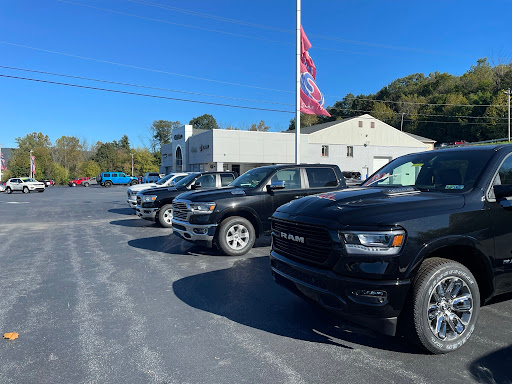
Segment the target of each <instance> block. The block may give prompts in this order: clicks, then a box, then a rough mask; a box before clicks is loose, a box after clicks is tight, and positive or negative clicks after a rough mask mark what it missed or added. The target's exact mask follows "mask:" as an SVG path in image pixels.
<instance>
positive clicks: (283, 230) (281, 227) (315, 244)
mask: <svg viewBox="0 0 512 384" xmlns="http://www.w3.org/2000/svg"><path fill="white" fill-rule="evenodd" d="M285 235H286V236H285ZM289 235H292V236H293V237H294V238H295V240H293V239H289ZM302 239H303V240H304V242H303V243H302V242H301V241H302ZM272 244H273V245H272V246H273V248H274V250H275V251H276V252H278V253H280V254H282V255H283V256H286V257H290V258H292V259H300V260H306V261H309V262H312V263H315V264H324V263H326V262H327V260H328V259H329V256H330V255H331V253H332V241H331V236H330V235H329V232H328V231H327V229H326V228H324V227H320V226H315V225H308V224H302V223H298V222H294V221H286V220H280V219H272Z"/></svg>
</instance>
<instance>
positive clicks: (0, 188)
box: [0, 182, 5, 192]
mask: <svg viewBox="0 0 512 384" xmlns="http://www.w3.org/2000/svg"><path fill="white" fill-rule="evenodd" d="M0 192H5V183H3V182H0Z"/></svg>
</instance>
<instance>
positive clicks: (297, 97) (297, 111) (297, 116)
mask: <svg viewBox="0 0 512 384" xmlns="http://www.w3.org/2000/svg"><path fill="white" fill-rule="evenodd" d="M296 24H297V31H296V36H295V43H296V55H297V57H296V60H295V164H300V54H301V46H300V25H301V22H300V0H297V23H296Z"/></svg>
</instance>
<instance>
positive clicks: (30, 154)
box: [29, 150, 33, 178]
mask: <svg viewBox="0 0 512 384" xmlns="http://www.w3.org/2000/svg"><path fill="white" fill-rule="evenodd" d="M32 152H33V151H32V150H30V152H29V157H30V162H29V164H30V178H32Z"/></svg>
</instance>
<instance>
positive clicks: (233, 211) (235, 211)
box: [216, 207, 263, 236]
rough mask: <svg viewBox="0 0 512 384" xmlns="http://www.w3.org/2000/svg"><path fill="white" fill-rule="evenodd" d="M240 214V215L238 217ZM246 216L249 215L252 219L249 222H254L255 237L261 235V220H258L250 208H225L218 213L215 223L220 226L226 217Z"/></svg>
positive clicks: (255, 213)
mask: <svg viewBox="0 0 512 384" xmlns="http://www.w3.org/2000/svg"><path fill="white" fill-rule="evenodd" d="M240 213H242V215H240ZM247 215H249V216H250V217H251V218H252V220H251V221H254V222H256V226H255V228H254V229H255V230H256V234H257V236H259V235H260V234H261V232H262V231H263V225H262V223H261V220H260V218H259V216H258V214H257V212H256V211H255V210H254V209H252V208H248V207H235V208H226V209H224V210H223V211H221V212H220V214H219V216H218V217H217V220H216V221H217V224H220V223H221V222H222V221H223V220H224V219H225V218H226V217H230V216H242V217H246V216H247Z"/></svg>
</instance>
